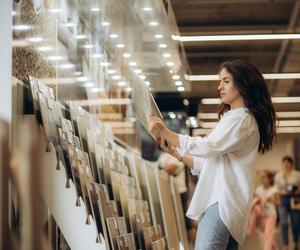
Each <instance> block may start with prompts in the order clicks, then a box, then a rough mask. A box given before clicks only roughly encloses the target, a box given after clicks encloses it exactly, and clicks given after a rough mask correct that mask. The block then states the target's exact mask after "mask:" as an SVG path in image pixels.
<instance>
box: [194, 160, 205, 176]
mask: <svg viewBox="0 0 300 250" xmlns="http://www.w3.org/2000/svg"><path fill="white" fill-rule="evenodd" d="M203 163H204V158H199V157H194V167H193V168H191V173H192V175H196V176H199V175H200V173H201V170H202V168H203V165H204V164H203Z"/></svg>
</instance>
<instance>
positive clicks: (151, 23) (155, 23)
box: [149, 21, 158, 26]
mask: <svg viewBox="0 0 300 250" xmlns="http://www.w3.org/2000/svg"><path fill="white" fill-rule="evenodd" d="M149 25H150V26H157V25H158V22H156V21H152V22H150V23H149Z"/></svg>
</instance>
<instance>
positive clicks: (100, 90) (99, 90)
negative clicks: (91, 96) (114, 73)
mask: <svg viewBox="0 0 300 250" xmlns="http://www.w3.org/2000/svg"><path fill="white" fill-rule="evenodd" d="M90 91H91V92H92V93H99V92H102V91H104V89H103V88H91V89H90Z"/></svg>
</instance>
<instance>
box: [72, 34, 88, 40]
mask: <svg viewBox="0 0 300 250" xmlns="http://www.w3.org/2000/svg"><path fill="white" fill-rule="evenodd" d="M74 38H75V39H77V40H82V39H85V38H86V35H76V36H74Z"/></svg>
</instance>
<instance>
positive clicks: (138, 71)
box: [134, 69, 142, 74]
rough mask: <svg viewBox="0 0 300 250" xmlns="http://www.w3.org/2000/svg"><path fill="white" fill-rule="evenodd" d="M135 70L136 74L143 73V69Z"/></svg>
mask: <svg viewBox="0 0 300 250" xmlns="http://www.w3.org/2000/svg"><path fill="white" fill-rule="evenodd" d="M134 72H135V73H136V74H141V73H142V70H141V69H135V70H134Z"/></svg>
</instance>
